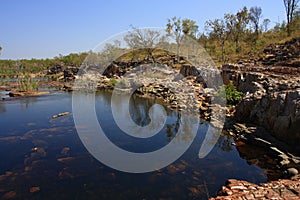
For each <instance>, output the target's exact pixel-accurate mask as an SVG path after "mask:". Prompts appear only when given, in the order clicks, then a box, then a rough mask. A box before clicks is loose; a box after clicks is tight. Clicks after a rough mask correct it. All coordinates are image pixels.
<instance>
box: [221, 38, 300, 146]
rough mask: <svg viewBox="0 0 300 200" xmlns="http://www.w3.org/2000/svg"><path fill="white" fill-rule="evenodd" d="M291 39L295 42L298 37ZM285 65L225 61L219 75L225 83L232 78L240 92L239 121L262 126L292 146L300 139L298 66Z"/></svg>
mask: <svg viewBox="0 0 300 200" xmlns="http://www.w3.org/2000/svg"><path fill="white" fill-rule="evenodd" d="M295 41H296V42H295ZM291 43H292V44H297V45H298V43H299V40H293V41H292V42H291ZM291 43H286V44H291ZM280 48H282V49H289V48H290V47H287V48H283V47H280ZM270 51H271V50H270ZM274 51H275V50H274ZM272 52H273V51H272ZM275 52H277V51H275ZM293 52H298V50H295V49H294V50H293ZM290 54H291V56H293V58H295V57H296V56H297V55H294V54H293V53H290ZM298 58H299V54H298ZM285 62H287V63H288V62H289V61H287V60H286V61H285ZM277 63H279V61H278V62H277ZM287 65H288V64H286V65H285V66H275V65H272V66H265V65H263V64H262V63H260V62H257V63H255V62H254V63H253V62H252V63H243V64H227V65H224V66H223V67H222V75H223V79H224V82H225V83H228V82H229V81H233V83H234V84H235V85H236V86H237V88H238V90H239V91H242V92H243V93H244V97H243V100H242V101H241V102H240V103H239V104H238V105H237V107H236V118H237V120H238V121H239V122H247V123H253V124H256V125H258V126H262V127H264V128H265V129H266V130H267V131H268V132H270V133H271V134H272V135H273V136H275V137H276V138H277V139H279V140H282V141H285V142H286V143H288V144H291V145H295V146H296V145H298V144H299V142H300V129H299V124H300V79H299V75H300V67H287Z"/></svg>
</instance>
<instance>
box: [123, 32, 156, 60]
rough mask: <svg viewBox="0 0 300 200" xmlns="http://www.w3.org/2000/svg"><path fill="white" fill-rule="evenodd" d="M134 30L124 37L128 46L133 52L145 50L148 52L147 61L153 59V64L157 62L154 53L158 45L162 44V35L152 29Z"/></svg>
mask: <svg viewBox="0 0 300 200" xmlns="http://www.w3.org/2000/svg"><path fill="white" fill-rule="evenodd" d="M132 29H133V30H132V31H130V32H129V33H128V34H127V35H126V36H125V37H124V40H125V42H126V43H127V45H128V46H129V47H130V48H131V49H133V50H137V49H143V50H145V51H146V52H147V57H146V58H145V59H146V60H148V61H149V60H150V59H152V62H155V58H154V56H153V52H154V50H155V48H156V45H157V44H158V43H160V42H162V37H161V33H160V32H159V31H155V30H151V29H138V28H135V27H133V28H132ZM133 53H134V52H133Z"/></svg>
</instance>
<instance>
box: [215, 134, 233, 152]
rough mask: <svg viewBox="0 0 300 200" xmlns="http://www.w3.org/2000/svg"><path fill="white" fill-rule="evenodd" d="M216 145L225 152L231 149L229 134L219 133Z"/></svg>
mask: <svg viewBox="0 0 300 200" xmlns="http://www.w3.org/2000/svg"><path fill="white" fill-rule="evenodd" d="M217 144H218V147H219V148H220V149H221V150H222V151H225V152H229V151H232V150H233V149H232V137H231V136H230V135H221V136H220V138H219V140H218V143H217Z"/></svg>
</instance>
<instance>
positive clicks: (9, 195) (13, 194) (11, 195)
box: [2, 191, 17, 199]
mask: <svg viewBox="0 0 300 200" xmlns="http://www.w3.org/2000/svg"><path fill="white" fill-rule="evenodd" d="M16 195H17V193H16V192H15V191H10V192H7V193H5V194H4V195H3V196H2V199H13V198H15V197H16Z"/></svg>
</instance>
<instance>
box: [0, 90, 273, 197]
mask: <svg viewBox="0 0 300 200" xmlns="http://www.w3.org/2000/svg"><path fill="white" fill-rule="evenodd" d="M3 95H5V94H2V96H3ZM95 99H96V105H95V108H96V111H97V112H96V113H97V117H98V121H99V122H100V124H101V127H102V129H103V130H104V132H105V133H106V135H107V137H108V138H109V139H110V140H111V141H112V142H113V143H114V144H116V145H117V146H119V147H120V148H123V149H126V150H128V151H132V152H137V153H142V152H149V151H154V150H156V149H159V148H162V147H164V146H165V145H167V144H168V143H169V142H170V141H172V139H173V138H174V136H175V134H176V131H177V129H178V127H177V126H178V121H180V113H178V112H177V111H173V110H169V109H168V108H167V107H165V110H166V114H167V119H166V123H165V125H164V127H163V128H162V130H161V131H160V132H159V133H158V134H156V135H155V136H153V137H150V138H147V139H140V138H134V137H131V136H128V135H126V134H124V133H123V132H122V131H121V130H120V128H118V126H117V125H116V123H115V122H114V118H113V114H112V111H111V106H110V100H111V93H110V92H107V91H101V92H98V93H97V94H96V97H95ZM120 101H122V98H120ZM152 104H154V100H151V99H143V98H139V97H136V96H135V97H133V98H131V101H130V111H131V117H132V119H133V120H134V121H135V123H137V124H139V125H141V126H144V125H147V124H148V123H149V120H150V119H149V116H148V114H147V111H148V109H149V108H150V106H151V105H152ZM120 105H121V106H122V105H123V104H122V103H120ZM67 111H68V112H72V93H67V92H62V91H52V93H51V94H50V95H46V96H41V97H34V98H21V99H16V100H12V101H0V126H1V129H0V160H1V162H0V197H1V196H3V195H8V196H9V195H10V196H12V197H14V198H15V199H130V200H132V199H147V200H149V199H180V200H182V199H207V198H208V197H212V196H216V193H217V191H218V189H220V187H221V186H222V185H223V184H224V183H225V181H226V180H227V179H229V178H234V179H242V180H247V181H250V182H254V183H261V182H267V181H268V180H269V178H268V174H267V172H266V170H265V169H263V168H260V167H259V166H258V165H255V164H253V162H252V163H251V162H249V161H247V160H246V159H244V158H242V157H241V155H240V153H239V151H238V150H237V148H236V146H235V145H233V144H234V141H233V139H232V138H231V137H230V136H221V137H220V138H219V140H218V142H217V144H216V145H215V146H214V148H213V149H212V151H211V152H210V153H209V154H208V155H207V156H206V157H204V158H202V159H200V158H199V157H198V152H199V148H200V146H201V144H202V143H203V140H204V137H205V134H206V131H207V124H206V123H205V122H202V121H201V120H200V122H201V124H200V125H199V128H198V131H197V135H196V137H195V139H194V141H193V142H192V145H191V146H190V148H189V149H188V150H187V151H186V152H185V153H184V154H183V155H182V156H181V157H180V158H179V159H178V160H177V161H175V162H174V163H172V164H170V165H169V166H167V167H165V168H162V169H160V170H156V171H153V172H148V173H138V174H134V173H126V172H120V171H117V170H115V169H112V168H110V167H107V166H106V165H104V164H102V163H101V162H99V161H98V160H97V159H95V158H94V157H93V156H92V155H91V154H90V153H89V152H88V151H87V149H86V148H85V146H84V145H83V143H82V141H81V140H80V137H79V135H78V133H77V131H76V128H75V125H74V120H73V115H72V114H69V115H66V116H62V117H58V118H55V119H52V116H53V115H57V114H58V113H62V112H67ZM248 148H249V147H248ZM249 149H251V147H250V148H249ZM250 163H251V164H250Z"/></svg>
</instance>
